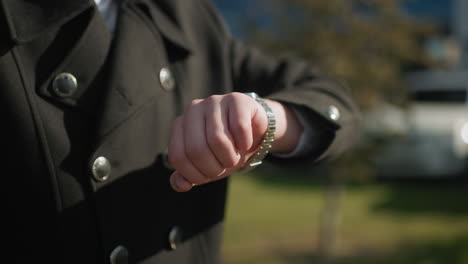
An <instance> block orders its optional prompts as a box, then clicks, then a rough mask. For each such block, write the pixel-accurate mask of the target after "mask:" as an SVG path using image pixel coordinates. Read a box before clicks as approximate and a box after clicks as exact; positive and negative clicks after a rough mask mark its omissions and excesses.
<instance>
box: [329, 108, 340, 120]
mask: <svg viewBox="0 0 468 264" xmlns="http://www.w3.org/2000/svg"><path fill="white" fill-rule="evenodd" d="M327 115H328V117H329V118H330V119H331V120H333V121H338V119H340V115H341V114H340V110H339V109H338V108H337V107H336V106H334V105H330V106H329V107H328V109H327Z"/></svg>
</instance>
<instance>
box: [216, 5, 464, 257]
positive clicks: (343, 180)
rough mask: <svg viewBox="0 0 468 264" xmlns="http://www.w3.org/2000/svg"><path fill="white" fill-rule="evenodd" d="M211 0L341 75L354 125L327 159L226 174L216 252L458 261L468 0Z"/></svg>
mask: <svg viewBox="0 0 468 264" xmlns="http://www.w3.org/2000/svg"><path fill="white" fill-rule="evenodd" d="M213 2H214V4H215V5H216V6H217V7H218V8H219V9H220V11H221V13H222V14H223V15H224V17H225V18H226V21H227V24H228V25H229V27H230V30H231V32H232V34H233V35H234V36H235V37H236V38H238V39H240V40H242V41H244V42H247V43H249V44H252V45H255V46H257V47H260V48H261V49H263V50H265V51H266V52H267V53H270V54H273V55H276V56H289V57H296V58H301V59H306V60H309V61H311V62H312V63H314V64H316V65H318V66H319V67H320V68H321V69H323V71H324V72H325V73H327V74H329V75H331V76H334V77H335V78H338V79H339V80H341V81H342V82H343V83H346V84H347V85H349V86H350V87H351V88H352V90H353V94H354V98H355V99H356V101H357V102H358V103H359V105H360V108H361V109H362V112H363V130H364V132H363V137H362V140H361V141H360V143H359V145H358V147H357V148H356V149H355V150H353V151H351V152H350V153H348V154H347V155H345V156H344V157H342V158H341V159H339V160H337V161H335V162H333V163H331V164H324V165H320V166H317V167H316V168H314V169H310V168H306V167H303V168H301V167H294V168H290V169H289V170H284V169H280V168H276V167H273V166H272V165H270V166H264V167H263V168H262V169H258V170H257V171H254V172H252V173H250V174H245V175H235V176H234V177H232V179H231V188H230V193H229V203H228V210H227V221H226V228H225V229H226V231H225V232H226V234H225V241H224V246H223V247H224V248H223V255H224V262H225V263H227V264H234V263H259V264H262V263H273V264H275V263H292V264H299V263H338V264H348V263H364V264H366V263H389V264H390V263H396V264H419V263H420V264H458V263H463V264H464V263H468V183H467V182H468V181H467V180H468V166H467V165H468V162H467V157H468V97H467V90H468V0H450V1H448V0H401V1H398V0H282V1H281V0H250V1H247V0H235V1H234V0H213ZM349 140H355V139H354V138H350V139H349Z"/></svg>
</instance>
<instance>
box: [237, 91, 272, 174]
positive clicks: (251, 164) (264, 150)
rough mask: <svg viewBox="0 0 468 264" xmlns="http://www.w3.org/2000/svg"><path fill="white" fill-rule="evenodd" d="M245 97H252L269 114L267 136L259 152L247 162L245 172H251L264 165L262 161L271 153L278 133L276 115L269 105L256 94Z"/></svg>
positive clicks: (248, 94)
mask: <svg viewBox="0 0 468 264" xmlns="http://www.w3.org/2000/svg"><path fill="white" fill-rule="evenodd" d="M245 95H247V96H250V97H251V98H252V99H254V100H255V101H257V102H258V103H259V104H260V105H261V106H262V108H263V109H265V112H266V114H267V118H268V128H267V131H266V133H265V136H264V137H263V140H262V143H261V144H260V146H259V147H258V149H257V152H255V154H253V155H252V156H251V157H250V158H249V159H248V160H247V162H246V165H244V167H243V170H244V171H245V170H250V169H253V168H255V167H257V166H259V165H260V164H262V160H263V159H264V158H265V156H266V155H267V154H268V152H269V151H270V149H271V147H272V145H273V142H274V141H275V131H276V118H275V114H274V113H273V110H271V108H270V107H269V106H268V104H267V103H266V102H265V100H263V99H262V98H261V97H260V96H258V95H257V94H256V93H245Z"/></svg>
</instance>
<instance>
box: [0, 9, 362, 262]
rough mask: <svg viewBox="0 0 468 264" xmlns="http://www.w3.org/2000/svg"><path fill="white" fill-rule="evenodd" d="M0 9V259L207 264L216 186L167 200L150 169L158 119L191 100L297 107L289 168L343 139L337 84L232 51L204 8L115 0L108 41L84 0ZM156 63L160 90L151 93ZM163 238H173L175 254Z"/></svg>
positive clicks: (154, 168)
mask: <svg viewBox="0 0 468 264" xmlns="http://www.w3.org/2000/svg"><path fill="white" fill-rule="evenodd" d="M0 8H1V10H0V12H1V15H0V109H1V116H2V129H1V137H0V140H1V141H0V142H1V149H2V151H3V152H4V154H6V159H5V158H4V159H3V161H2V165H3V166H2V184H1V186H2V196H3V195H4V198H2V204H1V205H2V218H3V219H4V220H6V224H4V225H2V233H1V234H2V236H1V237H2V239H3V240H4V241H6V242H7V243H8V246H7V247H6V248H5V247H4V248H2V251H3V250H4V251H5V254H3V255H2V258H4V257H6V256H7V257H10V256H11V257H14V258H13V260H12V261H9V262H8V263H32V262H33V260H35V261H37V262H46V263H107V262H109V261H110V255H112V254H113V255H114V256H113V258H116V259H117V262H116V263H123V262H119V261H120V260H119V258H120V259H124V258H125V256H124V255H126V254H128V255H129V262H130V263H134V262H139V261H147V263H218V261H219V249H220V242H221V231H222V221H223V216H224V206H225V198H226V187H227V180H221V181H217V182H214V183H211V184H207V185H204V186H198V187H196V188H194V189H193V190H192V191H190V192H188V193H176V192H174V191H172V189H171V187H170V185H169V181H168V179H169V175H170V173H171V170H170V169H169V168H166V167H165V166H164V162H163V161H164V155H165V152H166V147H167V143H168V138H169V131H170V126H171V122H172V120H174V119H175V117H176V116H177V115H179V114H180V113H181V112H182V110H183V108H184V106H185V105H187V104H188V103H189V102H190V101H191V100H192V99H196V98H205V97H207V96H209V95H211V94H223V93H228V92H232V91H240V92H246V91H255V92H257V93H258V94H260V95H261V96H264V97H269V98H272V99H276V100H280V101H283V102H285V103H289V104H293V105H295V106H296V107H298V108H302V110H303V111H304V112H305V113H306V117H307V119H308V121H309V122H310V124H311V125H312V126H314V127H315V128H316V129H317V131H316V136H317V137H318V138H320V142H317V146H316V147H314V148H312V151H311V152H310V153H309V155H308V156H306V157H304V158H303V160H307V161H315V160H318V159H322V158H327V157H330V156H332V155H334V154H336V153H339V152H341V150H343V149H345V148H346V147H347V146H348V145H350V143H351V142H352V141H354V140H353V137H354V136H355V133H356V130H355V128H356V121H357V114H356V108H355V106H354V105H353V103H352V102H351V100H350V98H349V95H348V92H347V90H346V89H345V88H343V86H340V85H338V84H337V83H334V82H332V81H331V80H328V79H326V78H323V77H320V76H318V75H317V74H316V73H315V72H314V70H313V68H312V67H311V66H309V65H308V64H305V63H302V62H297V61H292V60H274V59H272V58H270V57H267V56H265V55H263V54H262V53H260V52H258V51H256V50H253V49H249V48H246V47H243V46H241V45H240V44H239V43H237V42H236V41H234V40H232V39H231V37H230V36H229V34H228V32H227V30H226V29H225V27H224V25H223V22H222V21H221V20H220V18H219V17H218V14H217V13H216V11H215V10H214V9H213V8H212V7H211V6H210V5H209V4H208V3H207V1H205V0H190V1H189V0H128V1H122V7H121V10H120V16H119V20H118V24H117V31H116V32H115V34H114V36H112V35H111V34H110V33H109V32H108V29H107V27H106V25H105V24H104V22H103V20H102V18H101V16H100V14H99V13H98V12H97V9H96V7H95V6H94V4H93V2H92V1H85V0H61V1H55V0H35V1H32V0H4V1H1V7H0ZM164 67H167V68H168V69H170V71H171V72H172V74H173V76H174V78H175V87H174V88H173V89H164V87H163V86H162V85H161V84H160V80H159V73H160V70H161V69H162V68H164ZM60 73H71V74H72V75H73V76H74V77H76V81H77V83H76V84H77V85H76V86H72V87H71V88H70V89H69V90H66V91H65V92H66V93H65V94H64V93H60V91H59V92H58V91H57V89H56V87H54V83H56V82H57V80H56V77H57V76H58V75H59V74H60ZM68 82H70V79H69V80H68ZM68 84H70V83H68ZM59 90H60V89H59ZM331 106H334V107H336V109H338V110H339V113H340V115H339V118H336V117H337V116H336V115H335V116H333V115H330V113H329V112H330V107H331ZM335 114H336V113H335ZM100 156H103V157H106V158H107V160H108V161H109V162H110V166H111V173H110V177H109V178H108V179H107V180H105V181H97V180H95V179H94V178H93V173H92V166H93V163H94V161H95V160H96V158H97V157H100ZM291 162H292V161H291ZM174 227H178V228H176V229H174ZM171 230H172V234H171V235H174V234H176V235H179V237H181V243H179V244H177V249H175V250H169V249H170V243H169V242H168V240H169V239H168V236H169V233H170V232H171ZM175 231H180V232H175ZM119 245H120V246H121V247H118V246H119ZM117 247H118V248H119V249H123V248H125V249H126V250H119V249H117V250H116V248H117Z"/></svg>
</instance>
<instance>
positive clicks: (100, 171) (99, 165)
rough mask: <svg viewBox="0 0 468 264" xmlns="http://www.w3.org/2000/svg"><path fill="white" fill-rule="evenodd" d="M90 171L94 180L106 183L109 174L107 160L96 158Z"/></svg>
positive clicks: (109, 168)
mask: <svg viewBox="0 0 468 264" xmlns="http://www.w3.org/2000/svg"><path fill="white" fill-rule="evenodd" d="M92 171H93V176H94V179H96V180H97V181H100V182H103V181H106V180H107V179H108V178H109V176H110V174H111V164H110V162H109V160H108V159H107V158H105V157H98V158H97V159H95V160H94V163H93V167H92Z"/></svg>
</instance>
